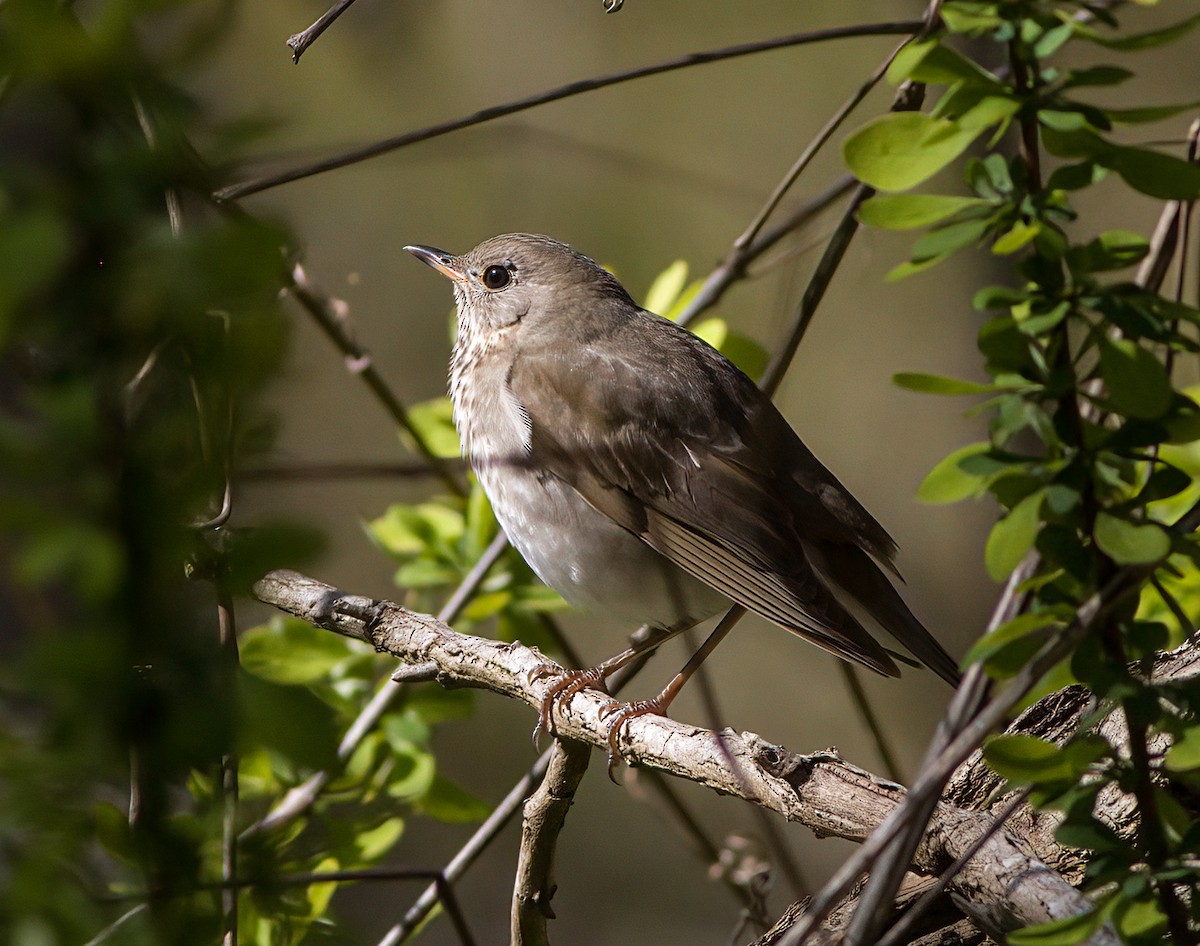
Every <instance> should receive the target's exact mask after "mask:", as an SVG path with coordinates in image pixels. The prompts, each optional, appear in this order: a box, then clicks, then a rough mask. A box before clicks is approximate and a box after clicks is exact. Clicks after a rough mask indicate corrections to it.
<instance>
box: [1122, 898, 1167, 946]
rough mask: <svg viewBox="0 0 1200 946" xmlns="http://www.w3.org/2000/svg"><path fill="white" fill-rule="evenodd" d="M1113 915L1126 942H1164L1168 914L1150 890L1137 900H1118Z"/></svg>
mask: <svg viewBox="0 0 1200 946" xmlns="http://www.w3.org/2000/svg"><path fill="white" fill-rule="evenodd" d="M1112 917H1113V925H1114V926H1115V927H1116V928H1117V932H1119V933H1120V934H1121V940H1122V941H1123V942H1126V943H1146V942H1151V943H1158V942H1163V935H1164V934H1165V933H1166V932H1167V917H1166V914H1165V913H1163V912H1162V910H1161V909H1159V906H1158V903H1157V902H1156V900H1155V898H1154V895H1153V894H1152V893H1150V892H1149V891H1147V892H1146V893H1145V894H1143V895H1142V896H1141V897H1140V898H1138V899H1137V900H1118V901H1117V904H1116V906H1115V907H1114V908H1113V914H1112Z"/></svg>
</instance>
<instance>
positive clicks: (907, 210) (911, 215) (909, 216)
mask: <svg viewBox="0 0 1200 946" xmlns="http://www.w3.org/2000/svg"><path fill="white" fill-rule="evenodd" d="M990 208H991V204H990V203H989V202H988V201H986V200H982V199H980V198H978V197H952V196H949V195H946V194H876V195H875V196H874V197H872V198H871V199H870V200H867V201H864V202H863V204H862V205H861V206H860V207H859V208H858V219H859V220H861V221H862V222H863V223H865V224H866V225H867V226H869V227H878V228H879V229H882V230H914V229H917V228H918V227H927V226H929V225H930V224H934V223H937V222H938V221H940V220H945V219H946V218H947V217H950V216H953V215H954V214H956V213H959V212H960V211H963V210H967V209H980V210H988V209H990Z"/></svg>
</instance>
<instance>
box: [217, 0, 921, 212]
mask: <svg viewBox="0 0 1200 946" xmlns="http://www.w3.org/2000/svg"><path fill="white" fill-rule="evenodd" d="M922 25H923V24H922V22H921V21H920V20H915V21H914V20H903V21H900V22H896V23H864V24H858V25H851V26H838V27H833V28H831V29H825V30H813V31H811V32H807V33H794V34H792V35H790V36H779V37H775V38H773V39H766V40H760V41H758V42H753V43H739V44H737V45H735V46H723V47H721V48H720V49H710V50H706V51H704V52H698V53H689V54H687V55H686V56H679V57H677V58H675V59H668V60H666V61H665V62H658V63H654V64H652V65H649V66H639V67H637V68H636V69H627V70H624V71H622V72H614V73H611V74H609V75H605V76H597V77H595V78H592V79H582V80H580V81H579V82H572V83H569V84H568V85H563V86H559V87H558V88H555V89H550V90H549V91H547V92H539V93H538V94H536V95H530V96H528V97H526V98H522V99H517V100H516V101H513V102H507V103H505V104H503V105H493V106H492V107H491V108H485V109H482V110H481V111H478V112H475V113H474V114H472V115H467V116H466V117H464V118H456V119H452V120H451V121H446V122H440V123H438V124H436V125H430V126H429V127H427V128H421V129H418V130H416V131H410V132H408V133H406V134H403V135H397V136H396V137H394V138H385V139H384V140H383V141H377V142H375V143H374V144H371V145H367V146H365V147H363V148H355V149H353V150H350V151H346V152H343V153H342V154H338V155H334V156H333V157H330V158H325V159H324V160H322V161H315V162H313V163H311V164H305V165H301V166H300V167H296V168H292V169H290V170H287V171H280V172H278V173H276V174H267V175H263V176H262V177H256V178H251V179H250V180H248V181H242V182H240V183H238V184H231V185H229V186H228V187H223V188H221V189H220V190H218V191H217V192H216V193H215V194H214V195H213V197H214V198H215V199H216V200H219V201H220V200H237V199H239V198H241V197H247V196H249V195H250V194H257V193H259V192H260V191H265V190H268V189H270V188H272V187H278V186H279V185H281V184H289V183H291V182H292V181H298V180H302V179H303V178H306V177H312V176H313V175H314V174H321V173H324V172H325V171H333V170H336V169H337V168H343V167H346V166H347V165H350V164H357V163H358V162H359V161H365V160H367V159H368V158H374V157H377V156H379V155H381V154H387V153H388V152H389V151H395V150H397V149H398V148H403V147H406V146H407V145H412V144H416V143H417V142H420V141H428V140H429V139H430V138H437V137H439V136H441V135H447V134H450V133H451V132H454V131H459V130H461V129H463V128H470V127H471V126H472V125H481V124H483V123H484V122H489V121H493V120H494V119H497V118H503V117H504V116H506V115H514V114H516V113H517V112H523V111H526V110H527V109H531V108H535V107H537V106H538V105H545V104H546V103H548V102H557V101H559V100H561V99H565V98H570V97H571V96H573V95H581V94H582V93H584V92H592V91H594V90H596V89H603V88H606V87H608V86H611V85H618V84H619V83H622V82H629V81H632V80H633V79H643V78H645V77H646V76H655V75H660V74H662V73H664V72H672V71H674V70H676V69H686V68H687V67H689V66H700V65H704V64H705V63H710V62H720V61H722V60H725V59H736V58H738V57H740V56H749V55H753V54H754V53H761V52H767V51H769V50H772V49H784V48H787V47H790V46H803V45H806V44H809V43H820V42H826V41H828V40H833V39H847V38H850V37H855V36H894V35H897V34H902V33H913V32H916V31H917V30H919V29H920V28H921V27H922Z"/></svg>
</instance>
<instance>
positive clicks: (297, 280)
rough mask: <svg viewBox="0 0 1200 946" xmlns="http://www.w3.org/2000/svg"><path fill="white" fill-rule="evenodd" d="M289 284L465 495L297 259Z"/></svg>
mask: <svg viewBox="0 0 1200 946" xmlns="http://www.w3.org/2000/svg"><path fill="white" fill-rule="evenodd" d="M290 288H291V293H292V296H293V297H294V298H295V299H296V301H297V302H299V303H300V304H301V305H302V306H303V307H304V309H305V311H307V312H308V314H309V315H311V316H312V317H313V319H314V320H315V321H316V323H317V324H318V325H319V326H320V327H321V328H322V329H323V330H324V332H325V334H326V335H327V336H328V337H329V340H330V341H332V342H333V344H334V345H336V346H337V348H338V350H339V351H341V352H342V354H343V355H345V356H346V358H347V362H348V364H349V365H350V367H351V370H352V371H354V373H356V374H357V375H358V376H359V377H360V378H362V380H363V383H364V384H365V385H366V386H367V387H368V388H370V390H371V393H372V394H374V395H375V397H376V399H377V400H378V401H379V402H380V403H381V404H382V405H383V406H384V409H385V410H387V412H388V414H390V415H391V418H392V420H394V421H395V422H396V423H397V424H398V425H399V426H400V427H401V428H403V430H404V432H405V433H407V434H408V436H409V437H410V438H411V439H412V441H413V443H414V444H415V445H416V448H417V452H418V453H420V454H421V456H422V457H423V458H424V460H425V463H426V465H428V467H429V469H430V470H431V471H432V472H433V473H434V474H436V475H437V477H438V478H439V479H440V480H441V481H442V484H443V485H444V486H445V487H446V489H448V490H449V491H450V492H451V493H453V494H454V495H455V496H459V497H465V496H466V495H467V490H466V487H464V486H463V485H462V483H461V482H459V480H458V478H457V477H456V476H454V474H452V473H451V472H450V470H449V468H448V467H447V465H446V463H445V461H444V460H443V459H442V458H441V457H439V456H437V454H435V453H434V452H433V449H432V448H431V447H430V446H429V444H428V442H427V441H426V440H425V438H424V436H423V435H422V434H421V432H420V431H419V430H417V428H416V427H415V426H413V422H412V419H411V418H410V417H409V416H408V410H407V409H406V408H405V406H404V404H403V403H401V401H400V398H398V397H397V396H396V393H395V392H394V391H393V390H392V389H391V388H390V387H389V386H388V384H387V382H386V381H384V380H383V376H382V375H381V374H380V373H379V370H378V369H377V368H376V367H375V365H374V364H373V363H372V362H371V356H370V355H369V354H368V353H367V350H366V349H365V348H363V347H362V346H361V345H359V344H358V342H357V341H355V340H354V338H352V337H351V335H350V333H349V331H347V329H346V325H345V318H344V313H343V312H342V311H341V308H339V305H338V303H337V302H336V301H335V300H333V299H331V298H330V297H328V296H326V295H324V294H322V293H321V292H319V291H318V290H317V289H316V288H315V287H314V286H313V284H312V283H311V282H310V281H309V278H308V274H307V273H306V272H305V270H304V267H303V266H301V265H300V264H299V263H297V264H296V265H295V266H293V267H292V285H291V287H290Z"/></svg>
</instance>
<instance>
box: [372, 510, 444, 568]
mask: <svg viewBox="0 0 1200 946" xmlns="http://www.w3.org/2000/svg"><path fill="white" fill-rule="evenodd" d="M464 528H465V517H464V516H463V514H462V513H461V512H459V511H458V510H456V509H451V508H450V507H449V506H446V505H443V504H442V503H436V502H428V503H420V504H418V505H415V506H406V505H402V504H397V505H394V506H389V507H388V509H387V511H386V512H385V513H384V514H383V515H382V516H380V517H379V518H378V519H374V520H372V521H371V522H370V523H368V525H367V529H368V531H369V532H370V534H371V536H372V537H373V538H374V539H375V541H377V542H378V543H379V544H380V545H381V546H382V547H383V549H384V551H386V552H389V553H391V554H392V555H397V556H400V557H408V556H412V555H416V554H419V553H420V552H422V551H424V550H425V549H426V548H428V547H430V546H433V545H437V544H441V545H446V544H448V543H450V542H453V541H455V540H456V539H458V538H459V537H460V536H461V535H462V534H463V529H464Z"/></svg>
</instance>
